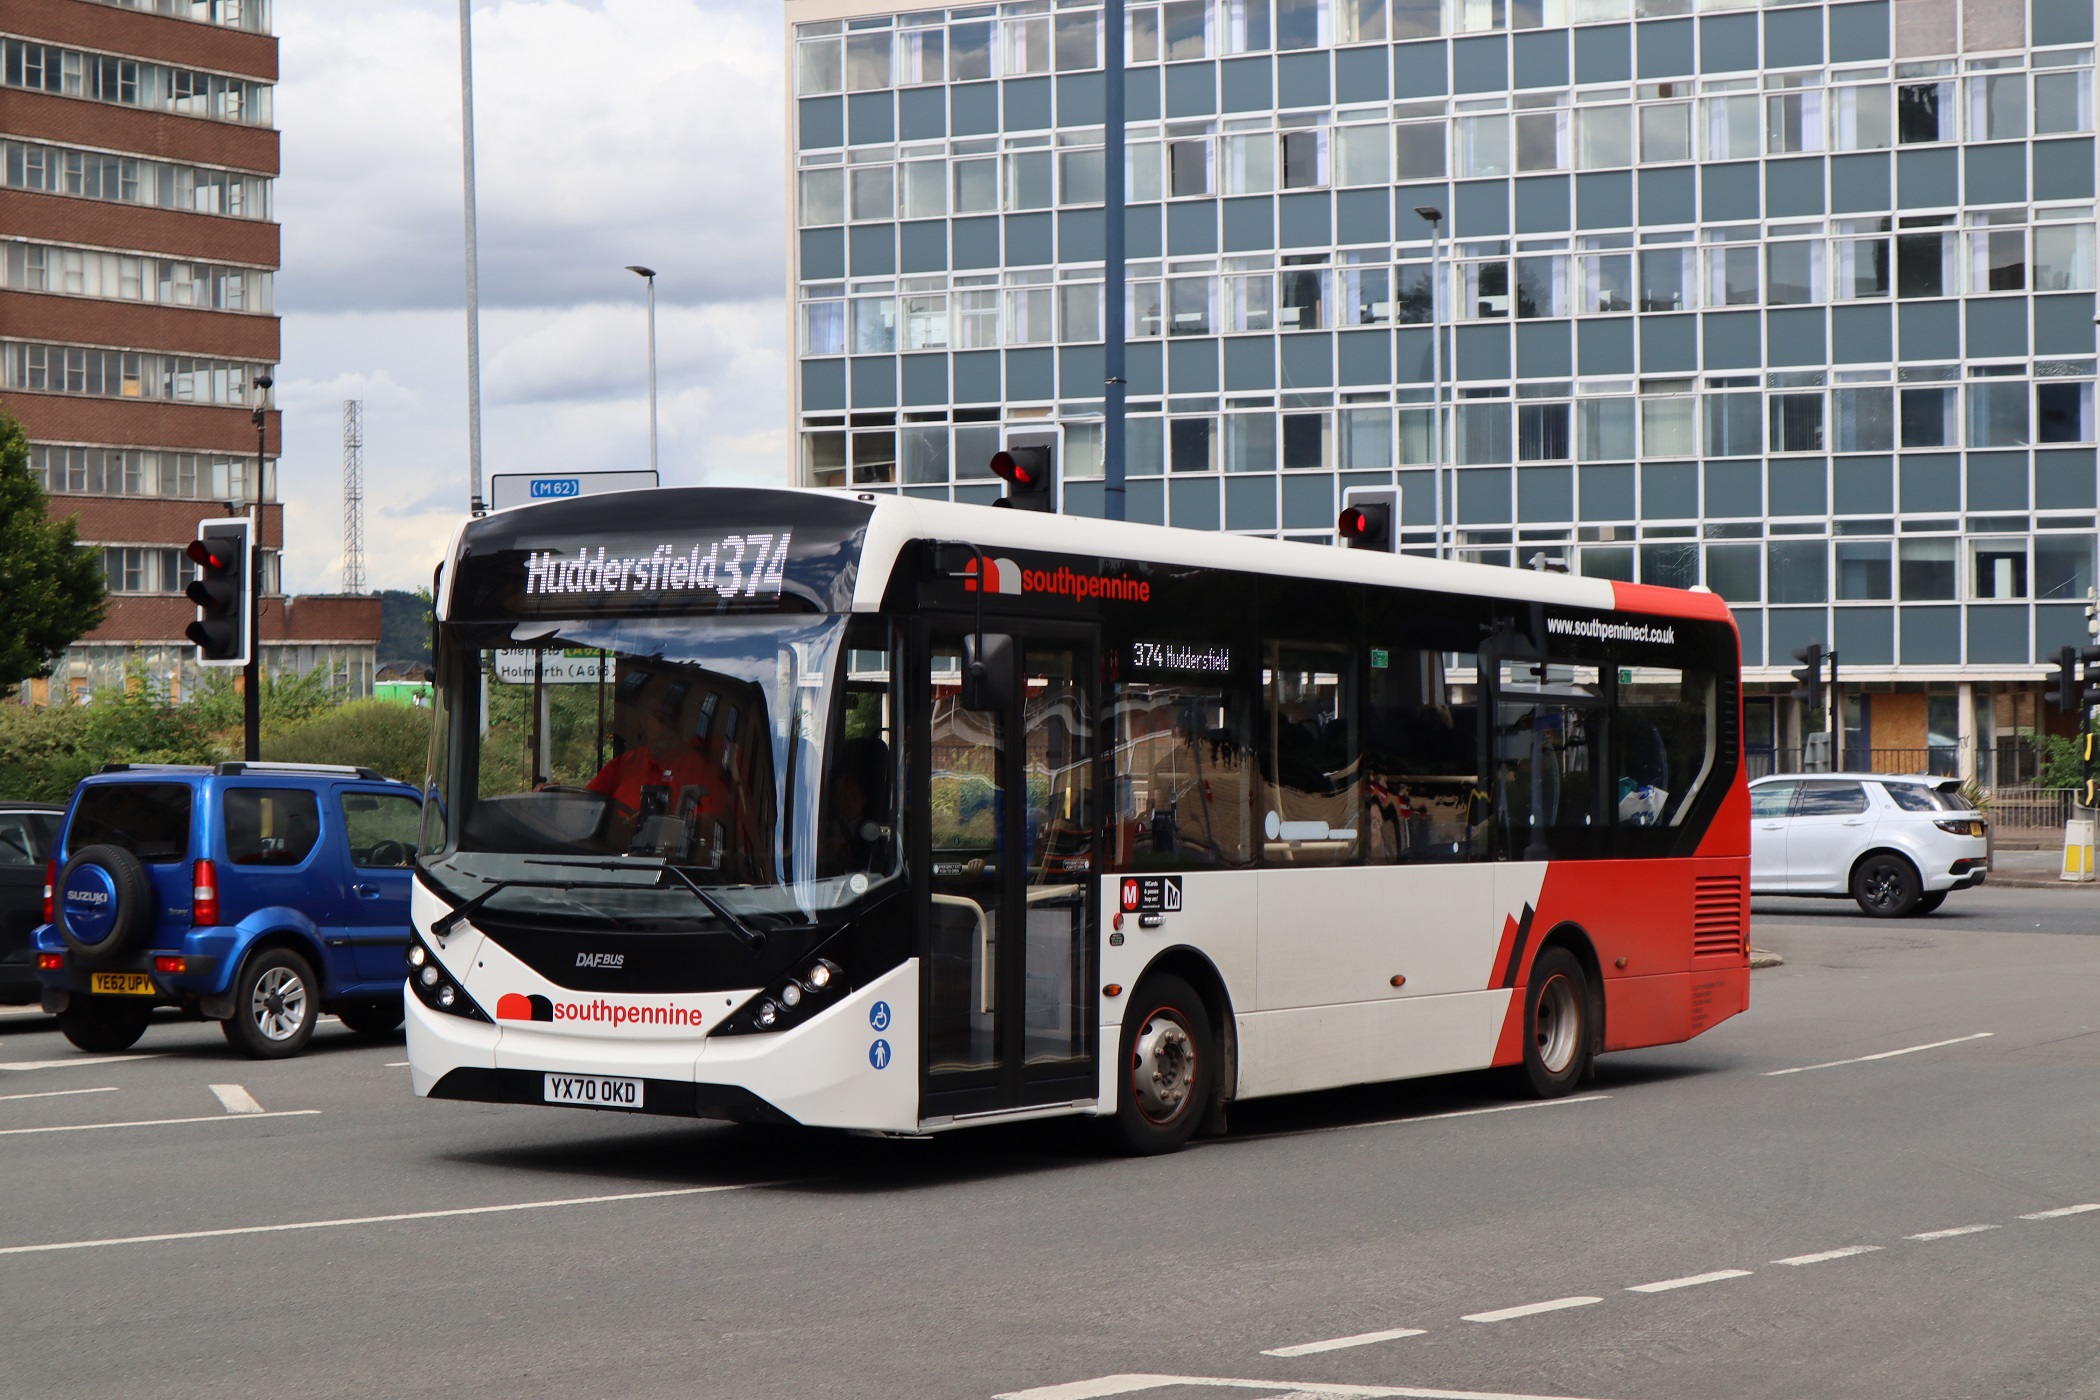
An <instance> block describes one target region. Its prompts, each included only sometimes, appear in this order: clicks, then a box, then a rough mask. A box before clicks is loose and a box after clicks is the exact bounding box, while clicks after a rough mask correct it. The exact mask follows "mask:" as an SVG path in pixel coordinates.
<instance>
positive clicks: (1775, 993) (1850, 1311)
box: [0, 885, 2100, 1400]
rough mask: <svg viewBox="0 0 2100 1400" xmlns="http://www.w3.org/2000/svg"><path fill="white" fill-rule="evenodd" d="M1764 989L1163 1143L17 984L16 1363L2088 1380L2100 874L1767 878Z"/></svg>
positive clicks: (10, 1082)
mask: <svg viewBox="0 0 2100 1400" xmlns="http://www.w3.org/2000/svg"><path fill="white" fill-rule="evenodd" d="M1753 915H1754V918H1753V931H1752V936H1753V939H1754V941H1755V942H1756V943H1757V945H1758V946H1760V947H1769V948H1772V949H1774V950H1775V951H1777V952H1779V953H1781V954H1782V955H1783V956H1784V958H1785V963H1784V965H1783V966H1780V967H1776V968H1772V969H1769V970H1767V971H1761V972H1758V973H1757V974H1755V977H1754V981H1753V991H1752V1008H1751V1011H1750V1012H1749V1013H1748V1014H1747V1015H1745V1016H1742V1017H1738V1018H1736V1019H1734V1020H1731V1021H1729V1022H1726V1023H1724V1024H1723V1025H1721V1026H1720V1027H1718V1028H1716V1029H1715V1030H1713V1031H1711V1032H1709V1033H1708V1034H1706V1035H1704V1036H1702V1037H1700V1038H1699V1039H1697V1040H1694V1041H1692V1042H1690V1043H1688V1044H1685V1045H1681V1046H1672V1047H1665V1048H1661V1049H1656V1050H1647V1051H1640V1052H1633V1053H1627V1054H1619V1055H1612V1056H1607V1057H1605V1058H1604V1059H1603V1060H1602V1061H1601V1062H1600V1064H1599V1067H1598V1071H1597V1074H1596V1077H1595V1080H1594V1081H1593V1082H1591V1083H1589V1084H1586V1085H1584V1086H1583V1088H1582V1091H1581V1092H1580V1093H1578V1094H1577V1095H1575V1096H1574V1097H1571V1098H1568V1099H1564V1100H1559V1101H1555V1102H1551V1103H1546V1104H1540V1103H1537V1102H1535V1101H1532V1100H1528V1099H1524V1098H1521V1097H1518V1096H1516V1095H1515V1094H1514V1092H1513V1091H1512V1088H1511V1086H1510V1084H1509V1082H1508V1081H1507V1080H1506V1079H1505V1078H1503V1077H1501V1076H1496V1075H1463V1076H1453V1077H1449V1078H1444V1079H1437V1080H1427V1081H1416V1082H1412V1083H1405V1084H1397V1085H1379V1086H1372V1087H1369V1088H1363V1089H1355V1090H1349V1091H1343V1092H1336V1093H1327V1094H1315V1095H1305V1096H1299V1097H1294V1098H1290V1099H1281V1100H1271V1101H1261V1102H1255V1103H1249V1104H1244V1105H1239V1106H1236V1107H1235V1109H1234V1111H1233V1114H1232V1123H1231V1132H1230V1133H1229V1135H1227V1136H1225V1137H1223V1138H1217V1139H1207V1140H1204V1141H1201V1142H1199V1143H1198V1144H1197V1145H1196V1146H1194V1147H1193V1148H1191V1149H1190V1150H1188V1151H1186V1152H1183V1153H1181V1154H1179V1155H1177V1156H1174V1157H1169V1158H1158V1159H1149V1160H1141V1161H1140V1160H1130V1159H1125V1158H1121V1157H1117V1156H1114V1155H1111V1154H1109V1153H1107V1152H1105V1151H1104V1150H1103V1149H1102V1147H1101V1146H1100V1144H1099V1142H1098V1140H1097V1139H1096V1138H1095V1137H1093V1136H1092V1135H1090V1134H1088V1133H1086V1132H1083V1131H1079V1130H1078V1129H1077V1128H1076V1127H1075V1126H1074V1125H1070V1124H1038V1125H1031V1126H1023V1127H1012V1128H1005V1129H984V1130H979V1131H977V1132H973V1133H965V1134H956V1135H952V1136H945V1137H941V1138H937V1139H935V1140H933V1141H925V1142H892V1141H868V1140H863V1139H855V1138H848V1137H844V1136H842V1135H838V1134H831V1133H817V1132H800V1131H782V1130H764V1129H753V1128H740V1127H734V1126H729V1125H718V1124H685V1123H677V1122H667V1121H663V1120H653V1119H652V1120H637V1119H631V1118H626V1117H622V1116H618V1115H611V1114H597V1113H590V1112H585V1111H577V1110H552V1109H533V1108H513V1107H495V1106H482V1105H470V1104H447V1103H430V1102H424V1101H418V1100H416V1099H414V1098H413V1097H412V1096H411V1095H410V1094H409V1092H408V1086H407V1082H406V1081H407V1071H406V1069H405V1067H404V1066H403V1064H402V1063H401V1062H402V1061H403V1060H404V1059H405V1058H406V1057H405V1055H404V1054H403V1051H402V1049H401V1047H400V1045H399V1044H398V1043H393V1044H380V1045H372V1044H368V1043H366V1042H362V1041H359V1040H357V1039H356V1038H354V1037H352V1036H351V1035H349V1034H348V1033H347V1032H346V1031H344V1030H342V1029H341V1028H340V1027H337V1026H335V1025H333V1024H332V1023H330V1024H327V1025H324V1026H323V1028H322V1029H321V1031H320V1032H319V1033H318V1034H317V1036H316V1038H315V1041H314V1044H313V1048H312V1052H311V1053H310V1054H309V1055H307V1056H306V1057H304V1058H301V1059H297V1060H292V1061H284V1062H275V1063H267V1064H261V1063H257V1062H253V1061H248V1060H244V1059H240V1058H238V1057H236V1056H234V1055H233V1054H232V1053H231V1051H230V1050H229V1049H228V1047H227V1046H226V1044H225V1042H224V1040H223V1038H222V1037H221V1036H220V1035H219V1033H218V1031H217V1029H216V1028H215V1027H211V1026H204V1025H197V1024H194V1023H184V1022H179V1021H169V1022H166V1023H159V1024H156V1025H155V1026H154V1027H153V1028H152V1029H151V1030H150V1031H149V1032H148V1033H147V1035H146V1037H145V1039H144V1040H143V1041H141V1042H140V1045H139V1047H138V1050H137V1051H136V1052H135V1053H132V1054H128V1055H123V1056H87V1055H81V1054H79V1053H78V1052H75V1051H73V1050H72V1049H71V1048H70V1047H69V1046H67V1045H66V1044H65V1043H64V1041H63V1040H62V1039H61V1038H59V1037H58V1036H57V1035H56V1033H55V1031H54V1030H53V1028H52V1026H51V1024H50V1022H49V1020H48V1018H45V1017H43V1016H41V1015H38V1014H35V1013H26V1014H18V1015H0V1161H4V1162H5V1163H6V1180H7V1182H8V1185H9V1187H10V1190H9V1191H8V1197H7V1198H8V1201H9V1204H8V1207H7V1209H6V1210H5V1212H4V1213H0V1319H4V1321H0V1357H4V1363H0V1396H4V1397H14V1396H22V1397H32V1396H34V1397H54V1396H93V1397H97V1400H115V1398H116V1397H130V1396H152V1397H186V1396H200V1397H201V1396H211V1397H214V1400H217V1398H218V1397H234V1396H251V1395H252V1396H271V1397H276V1396H281V1395H283V1394H285V1393H288V1392H289V1393H296V1394H298V1395H299V1396H300V1397H302V1400H308V1398H309V1397H333V1396H369V1395H374V1394H385V1395H389V1396H417V1397H421V1396H432V1397H439V1396H442V1397H481V1396H490V1397H495V1396H503V1397H515V1396H522V1395H531V1396H539V1395H555V1396H578V1397H601V1396H602V1397H657V1396H663V1397H672V1396H677V1397H692V1396H703V1395H704V1396H707V1397H710V1400H715V1398H716V1397H803V1396H856V1397H858V1396H874V1397H889V1396H896V1397H910V1400H941V1398H945V1397H954V1400H988V1398H989V1397H993V1396H1014V1397H1026V1400H1081V1397H1093V1396H1111V1395H1122V1394H1142V1395H1146V1396H1149V1397H1154V1400H1231V1397H1236V1396H1253V1397H1269V1400H1311V1398H1312V1397H1325V1396H1340V1395H1360V1396H1370V1395H1395V1396H1403V1395H1404V1396H1415V1397H1424V1396H1447V1397H1457V1398H1458V1400H1473V1398H1475V1397H1489V1396H1499V1397H1504V1398H1505V1400H1507V1397H1512V1396H1518V1397H1541V1396H1542V1397H1556V1400H1607V1398H1609V1400H1709V1398H1710V1397H1729V1400H1734V1398H1735V1397H1744V1398H1745V1400H1755V1398H1756V1397H1772V1400H1802V1398H1803V1397H1854V1396H1858V1397H1935V1398H1937V1397H1971V1396H1974V1397H1986V1396H1988V1397H2010V1396H2017V1397H2023V1400H2024V1398H2025V1397H2058V1396H2062V1397H2100V1332H2096V1330H2095V1328H2094V1327H2093V1325H2092V1318H2093V1316H2094V1315H2095V1312H2096V1309H2100V1270H2096V1269H2095V1268H2094V1266H2093V1261H2094V1259H2095V1258H2096V1257H2100V1160H2096V1156H2095V1152H2094V1147H2095V1141H2096V1135H2100V1093H2096V1089H2095V1085H2096V1082H2100V1073H2096V1072H2100V1011H2096V1009H2095V1008H2096V1007H2100V937H2095V934H2096V933H2100V916H2096V915H2100V911H2096V910H2095V909H2094V907H2093V906H2092V905H2091V904H2089V903H2088V902H2086V900H2085V898H2083V897H2081V896H2080V895H2079V894H2078V893H2077V892H2076V891H2064V890H2061V889H2053V890H2038V889H2036V890H2029V889H2018V888H2008V887H2000V886H1997V885H1990V886H1986V887H1985V888H1983V889H1981V890H1976V891H1970V892H1965V893H1964V895H1962V896H1958V897H1957V898H1955V899H1950V900H1949V901H1948V903H1947V904H1946V905H1945V906H1944V907H1943V908H1942V909H1941V910H1940V911H1939V912H1938V913H1937V914H1935V915H1932V916H1929V917H1925V918H1919V919H1911V920H1902V921H1886V920H1875V919H1870V918H1867V917H1865V916H1864V915H1862V914H1860V913H1859V912H1858V911H1857V910H1856V909H1855V908H1854V907H1853V906H1851V905H1849V904H1846V903H1842V902H1837V901H1811V900H1786V899H1775V900H1766V899H1760V900H1757V901H1756V902H1755V904H1754V906H1753Z"/></svg>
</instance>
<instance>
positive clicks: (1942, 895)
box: [1910, 890, 1948, 914]
mask: <svg viewBox="0 0 2100 1400" xmlns="http://www.w3.org/2000/svg"><path fill="white" fill-rule="evenodd" d="M1947 895H1948V891H1946V890H1932V891H1930V892H1929V893H1926V894H1921V895H1919V896H1918V904H1917V907H1916V908H1914V909H1912V910H1911V911H1910V912H1911V913H1913V914H1930V913H1931V912H1932V911H1933V910H1935V909H1937V908H1939V907H1940V906H1941V905H1942V904H1945V903H1946V902H1947Z"/></svg>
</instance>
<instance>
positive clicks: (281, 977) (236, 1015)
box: [223, 948, 321, 1060]
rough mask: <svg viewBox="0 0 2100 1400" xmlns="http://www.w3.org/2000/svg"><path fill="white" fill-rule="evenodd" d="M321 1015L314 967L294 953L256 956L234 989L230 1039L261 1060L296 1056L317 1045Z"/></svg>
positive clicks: (283, 951)
mask: <svg viewBox="0 0 2100 1400" xmlns="http://www.w3.org/2000/svg"><path fill="white" fill-rule="evenodd" d="M320 1014H321V985H320V981H319V979H318V978H316V977H315V976H314V970H313V965H312V964H311V963H309V962H307V960H306V959H305V958H302V957H300V956H299V955H298V954H297V953H295V952H293V951H292V950H291V949H289V948H271V949H268V950H267V951H265V952H261V953H258V954H256V955H255V956H254V957H252V958H250V959H249V960H248V963H247V966H245V967H243V968H242V969H241V975H240V976H239V977H237V978H235V979H234V983H233V1015H232V1017H231V1018H229V1019H228V1020H227V1021H225V1022H224V1024H223V1029H224V1030H225V1032H226V1039H227V1040H228V1041H230V1042H232V1044H233V1047H234V1048H235V1049H236V1050H239V1051H240V1052H241V1053H242V1054H244V1055H247V1056H249V1057H251V1058H253V1059H258V1060H281V1059H284V1058H285V1057H287V1056H290V1055H296V1054H298V1053H299V1052H300V1051H301V1050H304V1049H305V1048H306V1042H307V1041H309V1040H312V1039H313V1035H314V1022H315V1021H316V1020H318V1019H319V1018H320Z"/></svg>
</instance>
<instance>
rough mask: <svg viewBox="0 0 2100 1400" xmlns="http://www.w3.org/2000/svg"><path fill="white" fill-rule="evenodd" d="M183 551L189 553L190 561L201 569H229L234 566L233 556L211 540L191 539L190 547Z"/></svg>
mask: <svg viewBox="0 0 2100 1400" xmlns="http://www.w3.org/2000/svg"><path fill="white" fill-rule="evenodd" d="M182 552H183V553H184V554H187V555H189V557H190V562H191V563H192V564H195V565H196V566H197V567H198V568H200V569H229V568H232V567H233V560H232V558H231V557H230V556H228V555H227V554H226V553H224V552H223V551H222V550H221V549H218V548H214V547H213V544H212V541H210V540H191V541H190V543H189V547H188V548H187V549H185V550H183V551H182Z"/></svg>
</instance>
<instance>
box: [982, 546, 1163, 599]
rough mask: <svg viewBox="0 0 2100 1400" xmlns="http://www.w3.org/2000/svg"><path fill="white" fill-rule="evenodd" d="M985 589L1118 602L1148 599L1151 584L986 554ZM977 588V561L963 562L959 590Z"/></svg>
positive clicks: (994, 591) (1136, 579) (1111, 575)
mask: <svg viewBox="0 0 2100 1400" xmlns="http://www.w3.org/2000/svg"><path fill="white" fill-rule="evenodd" d="M984 574H985V583H984V591H985V592H987V593H1049V594H1054V595H1057V596H1059V597H1065V598H1107V599H1109V600H1111V601H1114V602H1122V603H1149V602H1151V601H1152V585H1151V584H1150V583H1148V582H1147V581H1145V580H1144V579H1140V578H1128V577H1126V576H1124V575H1122V574H1078V573H1074V572H1072V570H1070V569H1066V568H1056V569H1024V568H1022V567H1021V566H1020V565H1018V564H1016V563H1014V561H1013V560H1011V559H993V558H989V557H988V558H986V559H985V561H984ZM976 591H977V561H976V560H975V559H972V560H971V561H970V562H969V563H967V564H965V565H963V592H965V593H975V592H976Z"/></svg>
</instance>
